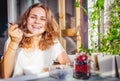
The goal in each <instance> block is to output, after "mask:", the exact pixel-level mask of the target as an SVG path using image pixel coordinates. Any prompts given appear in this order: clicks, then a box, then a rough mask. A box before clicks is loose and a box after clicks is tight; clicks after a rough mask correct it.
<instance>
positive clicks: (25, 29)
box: [2, 3, 71, 78]
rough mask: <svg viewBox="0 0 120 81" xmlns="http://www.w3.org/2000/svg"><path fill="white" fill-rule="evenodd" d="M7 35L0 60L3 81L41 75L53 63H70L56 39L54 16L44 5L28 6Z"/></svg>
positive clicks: (56, 30)
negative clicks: (56, 61)
mask: <svg viewBox="0 0 120 81" xmlns="http://www.w3.org/2000/svg"><path fill="white" fill-rule="evenodd" d="M8 34H9V36H10V38H9V39H8V40H7V41H6V44H5V52H4V56H3V60H2V63H3V65H4V66H3V75H4V76H3V78H9V77H17V76H22V75H28V74H38V73H42V72H44V69H46V68H49V66H50V65H51V64H52V63H53V61H54V60H58V62H59V63H60V64H67V63H69V62H71V61H70V59H69V57H68V55H67V54H66V52H65V50H64V48H63V47H62V45H61V44H60V42H59V40H58V25H57V23H56V21H55V19H54V16H53V14H52V12H51V10H50V9H49V8H48V7H47V6H45V5H44V4H40V3H36V4H33V5H32V6H31V7H29V8H28V10H27V11H26V12H25V13H24V14H23V15H22V16H21V17H20V19H19V22H18V24H14V23H12V25H10V28H9V30H8ZM25 34H27V35H31V36H30V37H26V35H25ZM8 67H9V68H8ZM33 69H34V70H33Z"/></svg>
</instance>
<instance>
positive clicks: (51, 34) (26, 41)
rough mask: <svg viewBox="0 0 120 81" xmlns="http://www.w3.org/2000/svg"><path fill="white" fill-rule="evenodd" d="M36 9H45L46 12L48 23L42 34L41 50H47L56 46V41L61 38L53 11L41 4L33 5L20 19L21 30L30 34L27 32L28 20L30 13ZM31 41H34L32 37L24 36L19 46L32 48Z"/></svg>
mask: <svg viewBox="0 0 120 81" xmlns="http://www.w3.org/2000/svg"><path fill="white" fill-rule="evenodd" d="M35 7H40V8H43V9H44V10H45V12H46V16H47V22H46V25H45V32H44V33H42V36H41V38H40V41H39V48H40V49H41V50H46V49H48V48H50V47H51V46H52V45H53V44H54V40H55V39H56V38H57V37H58V36H59V35H58V24H57V22H56V21H55V18H54V16H53V14H52V12H51V10H50V9H49V8H48V7H47V6H46V5H44V4H41V3H36V4H33V5H32V6H31V7H29V8H28V9H27V11H26V12H25V13H24V14H23V15H22V16H21V17H20V19H19V21H18V26H19V28H20V29H21V30H26V32H29V31H28V30H27V19H28V17H29V14H30V11H31V10H32V9H33V8H35ZM31 39H32V38H31V37H25V36H24V35H23V38H22V40H21V42H20V44H19V46H20V47H23V48H30V47H31V46H32V41H31Z"/></svg>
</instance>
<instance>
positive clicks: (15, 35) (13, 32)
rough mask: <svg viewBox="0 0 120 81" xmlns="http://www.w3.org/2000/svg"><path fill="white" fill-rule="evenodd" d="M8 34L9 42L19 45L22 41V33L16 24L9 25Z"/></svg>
mask: <svg viewBox="0 0 120 81" xmlns="http://www.w3.org/2000/svg"><path fill="white" fill-rule="evenodd" d="M8 34H9V35H10V38H11V42H14V43H17V44H19V43H20V41H21V40H22V36H23V32H22V30H20V29H19V28H18V25H17V24H14V23H11V25H10V28H9V30H8Z"/></svg>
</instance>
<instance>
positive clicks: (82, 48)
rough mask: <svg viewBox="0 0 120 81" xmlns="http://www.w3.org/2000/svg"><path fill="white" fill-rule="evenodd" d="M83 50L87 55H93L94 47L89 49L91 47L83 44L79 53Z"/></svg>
mask: <svg viewBox="0 0 120 81" xmlns="http://www.w3.org/2000/svg"><path fill="white" fill-rule="evenodd" d="M81 52H85V53H86V54H87V55H89V56H90V55H91V53H92V49H89V48H85V47H84V45H82V46H81V47H80V48H79V53H81Z"/></svg>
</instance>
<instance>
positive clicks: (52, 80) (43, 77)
mask: <svg viewBox="0 0 120 81" xmlns="http://www.w3.org/2000/svg"><path fill="white" fill-rule="evenodd" d="M64 71H66V76H65V78H64V79H60V78H56V76H51V74H52V75H53V72H52V73H50V72H44V73H41V74H37V75H25V76H21V77H16V78H9V79H0V81H120V78H116V77H103V76H100V75H98V74H94V75H91V77H90V78H89V79H87V80H82V79H75V78H73V69H72V68H69V69H68V68H67V69H65V70H64ZM60 72H61V71H60ZM54 73H56V71H54Z"/></svg>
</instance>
